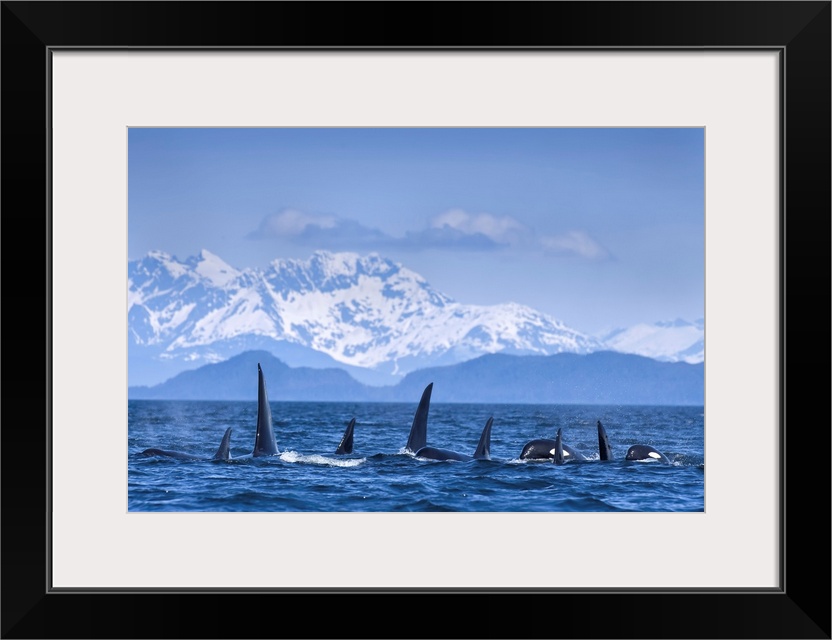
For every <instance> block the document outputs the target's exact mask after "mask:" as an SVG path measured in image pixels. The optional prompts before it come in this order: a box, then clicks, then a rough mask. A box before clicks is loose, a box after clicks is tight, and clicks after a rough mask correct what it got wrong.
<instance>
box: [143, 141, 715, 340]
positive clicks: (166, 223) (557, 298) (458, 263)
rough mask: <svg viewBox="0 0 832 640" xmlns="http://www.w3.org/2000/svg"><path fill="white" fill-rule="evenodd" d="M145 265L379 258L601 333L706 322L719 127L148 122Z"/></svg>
mask: <svg viewBox="0 0 832 640" xmlns="http://www.w3.org/2000/svg"><path fill="white" fill-rule="evenodd" d="M128 153H129V163H128V171H129V175H128V259H130V260H135V259H138V258H140V257H142V256H144V255H145V254H146V253H147V252H148V251H151V250H157V249H159V250H163V251H167V252H169V253H171V254H173V255H175V256H177V257H178V258H179V259H185V258H187V257H189V256H192V255H195V254H197V253H198V252H199V251H200V250H201V249H208V250H209V251H211V252H212V253H215V254H217V255H218V256H220V257H221V258H223V259H224V260H225V261H226V262H228V263H229V264H231V265H232V266H234V267H237V268H244V267H265V266H266V265H268V263H269V262H271V261H272V260H274V259H275V258H308V257H309V255H310V254H311V253H312V251H314V250H316V249H329V250H337V251H355V252H358V253H369V252H371V251H375V252H377V253H379V254H381V255H382V256H385V257H388V258H390V259H392V260H395V261H397V262H401V263H402V264H404V265H405V266H406V267H409V268H410V269H413V270H414V271H416V272H418V273H420V274H421V275H422V276H424V277H425V278H426V279H427V280H428V281H429V282H430V283H431V284H432V285H433V286H434V287H435V288H437V289H439V290H440V291H442V292H443V293H445V294H447V295H449V296H451V297H453V298H455V299H456V300H458V301H459V302H463V303H467V304H495V303H500V302H509V301H512V302H518V303H521V304H526V305H529V306H531V307H534V308H535V309H538V310H540V311H543V312H545V313H548V314H550V315H552V316H554V317H555V318H557V319H559V320H561V321H563V322H564V323H565V324H567V325H568V326H570V327H572V328H574V329H577V330H579V331H583V332H586V333H588V334H591V335H601V334H603V333H604V332H605V331H607V330H610V329H613V328H616V327H626V326H631V325H633V324H637V323H640V322H647V323H653V322H656V321H660V320H673V319H676V318H683V319H686V320H695V319H698V318H702V317H704V289H705V279H704V268H705V263H704V252H705V244H704V232H705V217H704V195H705V193H704V129H699V128H660V129H646V128H626V129H610V128H591V129H579V128H578V129H576V128H566V129H559V128H437V129H429V128H428V129H426V128H404V129H396V128H381V129H370V128H348V129H337V128H319V129H314V128H287V129H283V128H272V129H256V128H229V129H222V128H217V129H207V128H160V129H144V128H138V129H130V131H129V139H128Z"/></svg>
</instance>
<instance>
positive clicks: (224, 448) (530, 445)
mask: <svg viewBox="0 0 832 640" xmlns="http://www.w3.org/2000/svg"><path fill="white" fill-rule="evenodd" d="M432 392H433V383H432V382H431V383H430V384H428V385H427V387H425V389H424V391H423V392H422V397H421V398H420V400H419V405H418V406H417V407H416V413H415V414H414V416H413V423H412V424H411V427H410V434H409V436H408V438H407V444H406V445H405V448H404V451H405V453H409V454H411V455H413V456H414V457H416V458H421V459H425V460H456V461H460V462H468V461H471V460H490V459H491V427H492V425H493V424H494V417H493V416H491V417H489V418H488V420H487V421H486V423H485V426H484V427H483V430H482V434H481V435H480V439H479V442H478V443H477V446H476V448H475V449H474V452H473V453H472V454H471V455H468V454H465V453H460V452H457V451H453V450H451V449H444V448H440V447H433V446H428V444H427V432H428V414H429V412H430V398H431V394H432ZM596 427H597V429H598V459H599V460H613V453H612V447H611V446H610V442H609V438H608V437H607V432H606V429H604V425H602V424H601V421H600V420H599V421H598V422H597V425H596ZM231 431H232V430H231V428H230V427H229V428H228V429H226V430H225V434H223V437H222V441H221V442H220V446H219V448H218V449H217V452H216V453H215V454H214V455H213V456H211V457H203V456H197V455H193V454H191V453H186V452H183V451H171V450H167V449H157V448H150V449H145V450H144V451H142V452H141V453H142V455H145V456H159V457H166V458H176V459H180V460H211V461H228V460H230V459H231V449H230V445H231ZM354 432H355V418H352V419H351V420H350V421H349V423H348V424H347V427H346V429H345V430H344V435H343V436H342V437H341V441H340V442H339V444H338V446H337V447H336V448H335V455H348V454H351V453H352V452H353V445H354ZM279 453H280V451H279V449H278V447H277V440H276V439H275V435H274V424H273V421H272V410H271V406H270V405H269V398H268V394H267V392H266V381H265V378H264V376H263V369H262V368H261V367H260V363H258V364H257V428H256V430H255V435H254V449H253V450H252V452H251V453H250V454H248V455H245V456H241V458H258V457H263V456H274V455H278V454H279ZM520 459H521V460H545V461H551V462H552V463H554V464H565V463H566V462H570V461H573V460H576V461H585V460H589V458H588V457H587V456H586V455H584V454H583V453H581V452H580V451H578V450H577V449H575V448H573V447H571V446H569V445H568V444H566V443H565V442H563V429H562V428H561V429H558V431H557V434H556V435H555V438H554V439H548V438H537V439H534V440H530V441H529V442H527V443H526V444H525V445H523V449H522V450H521V452H520ZM624 460H636V461H650V460H655V461H658V462H663V463H665V464H669V463H670V460H669V459H668V457H667V456H666V455H664V454H663V453H661V452H660V451H658V450H657V449H656V448H654V447H652V446H650V445H647V444H635V445H633V446H631V447H630V448H629V449H628V450H627V453H626V454H625V456H624Z"/></svg>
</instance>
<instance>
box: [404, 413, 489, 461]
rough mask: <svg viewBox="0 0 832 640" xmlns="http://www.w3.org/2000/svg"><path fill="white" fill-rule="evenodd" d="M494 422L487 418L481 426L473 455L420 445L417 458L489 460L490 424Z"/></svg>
mask: <svg viewBox="0 0 832 640" xmlns="http://www.w3.org/2000/svg"><path fill="white" fill-rule="evenodd" d="M493 423H494V418H493V417H491V418H489V419H488V420H487V421H486V423H485V427H483V430H482V434H481V435H480V441H479V443H478V444H477V448H476V450H475V451H474V455H472V456H467V455H465V454H464V453H457V452H456V451H451V450H450V449H439V448H437V447H422V448H420V449H419V450H418V451H416V457H417V458H426V459H428V460H459V461H460V462H467V461H469V460H491V425H492V424H493Z"/></svg>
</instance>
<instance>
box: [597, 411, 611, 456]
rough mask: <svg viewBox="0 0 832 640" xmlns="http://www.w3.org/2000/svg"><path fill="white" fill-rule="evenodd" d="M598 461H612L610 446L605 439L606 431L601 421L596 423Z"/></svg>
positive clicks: (607, 439)
mask: <svg viewBox="0 0 832 640" xmlns="http://www.w3.org/2000/svg"><path fill="white" fill-rule="evenodd" d="M598 459H599V460H612V447H611V446H610V441H609V438H607V430H606V429H604V425H602V424H601V421H600V420H599V421H598Z"/></svg>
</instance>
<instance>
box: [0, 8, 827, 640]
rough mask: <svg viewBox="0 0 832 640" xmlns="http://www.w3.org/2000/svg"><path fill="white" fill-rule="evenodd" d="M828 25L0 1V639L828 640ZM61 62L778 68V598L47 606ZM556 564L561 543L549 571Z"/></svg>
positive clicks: (234, 597) (546, 12)
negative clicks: (479, 61)
mask: <svg viewBox="0 0 832 640" xmlns="http://www.w3.org/2000/svg"><path fill="white" fill-rule="evenodd" d="M830 15H832V14H831V13H830V2H829V1H822V2H776V1H772V2H756V1H749V2H661V1H659V2H528V3H527V2H507V3H502V2H483V3H479V2H459V3H457V2H418V3H410V2H395V3H393V2H390V3H385V2H373V3H363V2H335V3H324V2H310V3H303V2H72V1H69V2H2V13H0V20H1V21H2V32H0V44H1V45H2V57H1V58H0V60H1V61H2V67H1V68H0V71H1V72H2V73H1V74H0V77H1V78H2V85H1V86H2V94H0V95H2V155H1V156H0V161H2V192H0V198H2V199H1V200H0V205H2V214H3V215H2V231H3V234H2V248H3V252H2V289H1V290H2V301H3V306H4V307H5V311H6V313H5V314H4V316H3V318H2V320H3V321H2V333H1V334H0V336H2V339H3V342H4V344H5V346H6V349H5V358H3V359H2V382H3V384H2V405H3V410H4V411H3V418H5V419H4V421H3V428H2V432H1V433H0V437H1V438H2V440H1V441H0V442H1V443H2V446H1V447H0V455H2V467H0V470H2V485H1V490H2V494H0V495H1V496H2V499H1V500H0V508H1V509H2V542H1V545H2V546H0V552H2V562H0V572H1V575H2V610H0V614H2V615H0V620H2V637H3V638H75V637H83V638H102V637H107V638H117V637H137V638H157V637H158V638H170V637H183V638H184V637H201V638H232V637H243V638H245V637H262V636H274V635H281V636H291V637H327V638H342V637H385V638H390V637H433V636H435V635H443V636H451V637H453V636H457V635H458V636H461V637H482V638H485V637H495V636H497V637H507V638H520V637H523V638H525V637H545V638H548V637H570V638H631V637H639V638H830V629H831V628H832V625H831V624H830V600H831V598H830V582H832V581H830V543H829V541H830V484H831V483H830V479H831V476H830V424H832V422H830V406H829V402H828V397H829V396H828V390H829V388H830V387H829V360H828V358H829V353H830V348H829V347H830V345H829V335H830V331H829V329H830V326H832V321H831V320H830V237H831V236H830V212H831V211H832V207H831V206H830V173H831V172H830V77H832V74H830ZM67 47H72V48H87V49H107V48H118V49H124V48H129V47H150V48H186V49H188V48H190V49H203V48H204V49H210V48H217V47H224V48H250V47H253V48H258V47H275V48H286V49H289V48H328V49H355V48H359V49H388V48H408V49H413V50H423V49H428V48H438V49H457V48H464V49H470V50H474V51H476V50H489V49H493V48H501V49H526V48H531V47H540V48H578V49H593V48H604V49H612V50H615V49H621V50H634V49H644V50H655V49H659V50H660V49H668V48H692V49H701V50H709V49H710V50H728V49H731V50H734V49H748V50H754V49H767V50H776V51H778V52H779V54H780V61H781V78H782V79H783V80H784V82H783V88H782V93H781V113H782V123H781V176H780V178H781V185H782V186H783V189H781V218H780V232H781V246H780V257H781V260H780V278H781V308H780V326H781V344H780V363H781V376H780V378H781V379H780V389H779V392H780V396H781V397H780V400H781V401H780V403H779V406H780V412H781V414H780V425H781V431H780V445H781V446H780V449H781V451H782V452H783V455H782V458H781V461H780V464H781V481H780V489H781V502H780V504H781V522H780V534H781V539H782V555H781V559H780V587H779V588H778V589H773V590H768V589H765V590H761V589H743V588H738V589H736V590H719V591H717V590H698V589H695V588H691V589H683V590H675V591H673V592H663V591H654V592H647V591H642V590H632V591H629V590H611V591H603V590H601V591H598V590H592V589H587V590H577V591H569V592H562V591H557V592H546V591H541V590H533V591H532V590H530V591H512V590H505V591H504V592H500V591H495V590H489V591H483V592H479V591H476V590H475V591H470V590H469V591H453V590H417V589H413V590H401V591H398V590H397V591H390V590H380V591H373V590H349V591H335V590H332V591H311V592H292V593H286V592H280V593H274V592H268V591H243V592H234V591H231V590H228V591H222V590H208V591H206V592H198V593H194V592H154V591H153V590H151V589H148V590H146V591H139V590H136V591H130V592H108V591H107V590H105V589H101V590H97V591H94V592H83V591H81V592H76V593H55V592H53V591H52V590H51V589H50V588H49V578H48V576H49V562H50V561H49V553H48V531H49V523H50V517H49V506H50V505H49V491H48V488H49V482H50V465H51V458H50V454H49V427H50V424H51V406H50V399H51V385H52V384H53V383H55V382H56V381H54V380H52V379H51V375H50V367H49V363H50V355H51V354H50V335H51V333H50V331H51V321H52V318H51V316H50V313H49V310H50V300H51V291H50V289H49V282H50V280H49V265H50V264H51V261H50V259H49V257H50V255H51V254H50V251H51V249H50V237H49V233H50V190H49V185H50V149H49V142H50V139H49V135H48V133H49V124H50V110H49V104H48V95H49V83H50V75H49V70H50V64H49V63H50V52H51V51H53V50H56V49H60V48H67ZM738 259H741V256H738ZM56 267H57V266H56V265H53V266H52V268H56ZM789 285H791V286H789ZM787 347H788V349H787ZM816 382H817V383H819V384H816ZM787 383H788V386H787ZM787 392H788V393H787ZM82 422H83V417H80V416H79V424H78V426H79V435H78V437H83V432H82V429H81V427H82ZM753 463H754V462H753V460H742V459H741V460H740V461H739V462H738V469H737V473H742V467H743V465H747V464H753ZM79 464H83V461H79ZM124 552H125V553H130V550H129V549H125V550H124ZM558 552H559V550H558V547H557V540H556V539H553V541H552V548H551V554H552V560H551V570H553V571H556V570H557V554H558ZM219 553H220V555H221V558H220V559H219V560H218V561H221V562H235V561H244V559H243V558H239V559H238V558H233V557H229V556H228V554H227V552H224V551H220V552H219ZM679 553H684V549H680V550H679ZM521 555H522V550H518V557H520V556H521ZM150 561H152V560H150ZM486 561H487V560H486ZM658 561H659V562H658V563H659V564H660V565H661V566H662V567H663V568H662V570H667V571H672V565H673V562H672V558H661V559H658ZM160 570H163V568H160ZM402 570H403V571H406V566H405V565H404V560H403V567H402ZM394 598H397V600H396V601H394V600H393V599H394ZM463 598H464V600H463ZM472 598H473V600H471V599H472ZM310 607H311V608H312V609H311V611H314V612H315V613H314V614H313V615H311V616H309V615H307V614H305V613H303V612H304V611H309V610H310ZM391 617H392V619H391ZM391 623H392V626H391ZM448 624H450V625H452V626H446V625H448Z"/></svg>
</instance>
